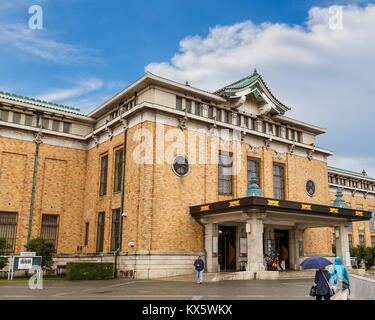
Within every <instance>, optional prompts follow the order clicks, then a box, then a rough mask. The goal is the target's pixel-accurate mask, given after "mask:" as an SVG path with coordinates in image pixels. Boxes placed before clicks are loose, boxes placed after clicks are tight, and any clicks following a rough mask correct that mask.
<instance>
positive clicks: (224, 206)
mask: <svg viewBox="0 0 375 320" xmlns="http://www.w3.org/2000/svg"><path fill="white" fill-rule="evenodd" d="M251 212H263V213H269V214H270V215H267V217H268V218H271V217H272V218H274V219H276V220H280V221H281V220H290V222H292V221H294V222H304V223H309V224H311V226H316V227H318V226H324V225H331V226H332V225H336V224H340V222H348V223H349V222H351V221H359V220H369V219H370V218H371V212H369V211H364V210H353V209H350V208H338V207H333V206H326V205H319V204H312V203H305V202H297V201H288V200H277V199H271V198H263V197H255V196H252V197H245V198H238V199H234V200H227V201H220V202H212V203H207V204H201V205H194V206H190V214H191V215H192V216H193V217H194V218H196V219H198V220H200V222H202V223H209V222H211V221H210V220H216V221H217V222H221V221H223V222H224V221H238V222H240V221H245V220H246V219H248V218H249V217H248V215H243V213H247V214H248V213H251Z"/></svg>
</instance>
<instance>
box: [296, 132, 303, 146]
mask: <svg viewBox="0 0 375 320" xmlns="http://www.w3.org/2000/svg"><path fill="white" fill-rule="evenodd" d="M297 141H298V142H300V143H302V132H300V131H298V132H297Z"/></svg>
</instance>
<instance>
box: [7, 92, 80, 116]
mask: <svg viewBox="0 0 375 320" xmlns="http://www.w3.org/2000/svg"><path fill="white" fill-rule="evenodd" d="M0 94H2V95H5V96H9V97H15V98H19V99H23V100H28V101H32V102H39V103H44V104H48V105H50V106H55V107H59V108H62V109H67V110H72V111H77V112H81V113H83V111H82V110H81V109H79V108H74V107H69V106H65V105H63V104H58V103H54V102H49V101H44V100H39V99H35V98H30V97H25V96H20V95H17V94H14V93H9V92H4V91H0Z"/></svg>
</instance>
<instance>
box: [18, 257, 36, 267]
mask: <svg viewBox="0 0 375 320" xmlns="http://www.w3.org/2000/svg"><path fill="white" fill-rule="evenodd" d="M32 267H33V258H23V257H21V258H20V259H19V260H18V269H31V268H32Z"/></svg>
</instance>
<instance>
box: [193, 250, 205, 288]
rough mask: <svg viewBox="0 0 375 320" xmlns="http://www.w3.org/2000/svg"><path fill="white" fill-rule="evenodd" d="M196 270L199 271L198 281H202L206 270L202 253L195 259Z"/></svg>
mask: <svg viewBox="0 0 375 320" xmlns="http://www.w3.org/2000/svg"><path fill="white" fill-rule="evenodd" d="M194 267H195V271H196V272H197V283H202V274H203V270H204V262H203V259H202V255H201V254H200V255H198V259H196V260H195V261H194Z"/></svg>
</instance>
